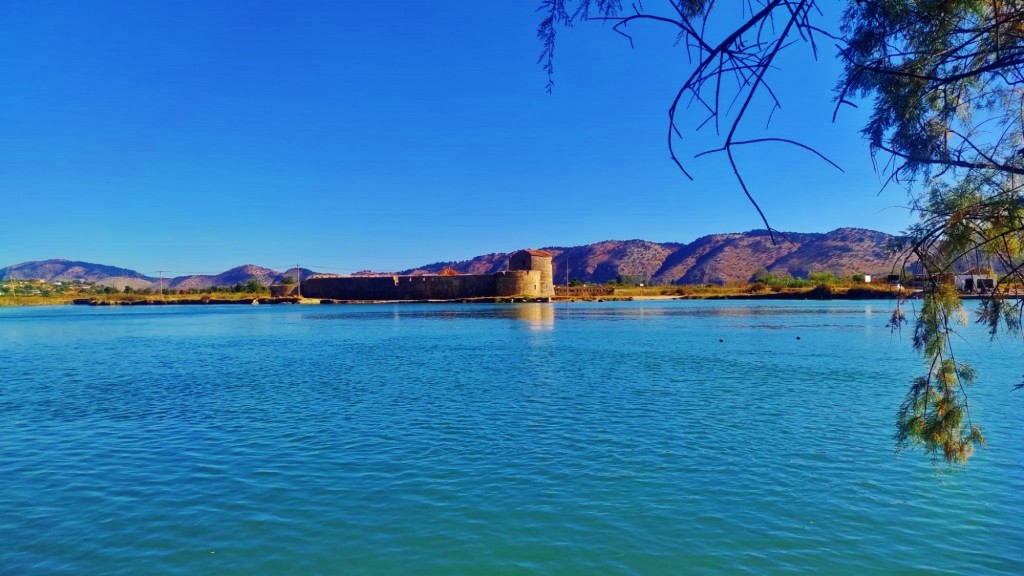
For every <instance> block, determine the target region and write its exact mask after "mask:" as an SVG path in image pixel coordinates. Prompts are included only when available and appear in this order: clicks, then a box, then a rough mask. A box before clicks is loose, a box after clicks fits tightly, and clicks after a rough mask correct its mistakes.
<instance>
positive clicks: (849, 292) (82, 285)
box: [0, 270, 907, 307]
mask: <svg viewBox="0 0 1024 576" xmlns="http://www.w3.org/2000/svg"><path fill="white" fill-rule="evenodd" d="M641 280H642V279H637V278H634V277H630V276H620V277H619V278H618V279H616V280H615V281H612V282H608V283H606V284H583V283H581V282H579V281H576V280H574V281H573V282H571V283H570V285H569V286H556V287H555V290H556V295H555V300H556V301H601V300H632V299H638V300H642V299H684V300H715V299H751V300H774V299H779V300H786V299H819V300H831V299H835V300H840V299H851V300H866V299H889V298H897V297H899V296H900V295H901V294H902V295H904V296H906V294H907V292H906V291H903V292H902V293H901V292H900V291H899V289H898V288H897V287H895V286H891V285H889V284H886V283H867V282H865V281H864V276H863V275H853V276H852V277H841V276H836V275H834V274H832V273H831V272H811V273H810V274H808V275H807V278H793V277H791V276H789V275H777V274H772V273H768V272H766V271H763V270H762V271H759V272H757V273H755V275H754V277H753V278H752V279H751V281H750V282H746V283H742V282H741V283H731V284H725V285H718V284H683V285H675V284H670V285H653V286H652V285H647V283H646V282H644V281H641ZM269 296H270V291H269V289H268V288H267V287H265V286H263V285H262V284H260V283H259V282H258V281H256V280H255V279H253V280H250V281H249V282H247V283H246V284H235V285H234V286H218V287H211V288H192V289H189V290H172V289H166V288H165V289H163V290H162V291H160V290H152V289H133V288H131V287H125V288H124V289H122V290H117V289H115V288H112V287H110V286H103V285H101V284H97V283H88V282H82V281H77V280H76V281H72V282H45V281H41V280H6V281H2V282H0V307H2V306H54V305H64V304H74V303H75V301H79V303H82V301H83V300H88V301H89V302H90V303H97V304H133V303H140V304H141V303H143V302H152V303H154V304H155V303H168V304H174V303H193V302H194V303H200V302H213V303H226V302H249V301H252V300H254V299H266V298H268V297H269ZM499 300H500V301H504V300H502V299H499ZM499 300H496V301H499Z"/></svg>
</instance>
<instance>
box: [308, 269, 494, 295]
mask: <svg viewBox="0 0 1024 576" xmlns="http://www.w3.org/2000/svg"><path fill="white" fill-rule="evenodd" d="M302 295H303V296H305V297H306V298H332V299H337V300H456V299H459V298H483V297H487V296H498V295H499V293H498V289H497V278H496V276H495V275H491V274H486V275H483V274H474V275H465V276H359V277H345V278H310V279H308V280H306V281H305V282H303V283H302Z"/></svg>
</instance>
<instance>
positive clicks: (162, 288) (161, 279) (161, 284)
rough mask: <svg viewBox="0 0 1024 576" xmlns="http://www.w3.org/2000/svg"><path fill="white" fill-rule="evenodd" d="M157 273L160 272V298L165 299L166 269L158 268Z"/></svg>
mask: <svg viewBox="0 0 1024 576" xmlns="http://www.w3.org/2000/svg"><path fill="white" fill-rule="evenodd" d="M157 273H158V274H160V299H161V300H163V299H164V271H163V270H158V271H157Z"/></svg>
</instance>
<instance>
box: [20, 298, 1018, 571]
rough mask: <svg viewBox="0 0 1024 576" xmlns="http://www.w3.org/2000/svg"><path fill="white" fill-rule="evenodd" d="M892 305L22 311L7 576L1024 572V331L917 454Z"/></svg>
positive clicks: (979, 342) (973, 345)
mask: <svg viewBox="0 0 1024 576" xmlns="http://www.w3.org/2000/svg"><path fill="white" fill-rule="evenodd" d="M890 306H891V305H890V304H889V303H886V302H868V303H864V302H831V303H829V302H826V303H822V302H810V303H808V302H766V303H756V304H750V303H737V302H667V303H660V302H659V303H641V302H636V303H604V304H571V305H563V304H557V305H544V304H536V305H535V304H527V305H495V306H491V305H473V304H467V305H400V306H392V305H372V306H370V305H367V306H259V307H255V306H209V307H166V308H155V307H145V308H140V307H132V308H88V307H62V308H17V309H0V543H2V544H0V572H2V573H11V574H33V573H39V574H61V573H65V574H146V573H151V574H286V573H292V574H403V573H411V574H524V573H551V574H659V573H660V574H678V573H698V574H734V573H752V574H766V573H792V572H811V573H850V574H863V573H882V572H884V573H921V572H931V573H950V574H982V573H984V574H998V573H1004V574H1019V573H1022V572H1024V531H1022V527H1024V521H1022V518H1024V469H1022V466H1021V464H1022V459H1024V456H1022V455H1024V430H1022V427H1021V426H1020V425H1019V422H1020V415H1021V413H1022V411H1021V408H1022V406H1021V404H1022V403H1024V393H1022V392H1011V388H1012V386H1013V385H1014V384H1016V383H1017V382H1019V381H1020V377H1021V372H1022V370H1021V366H1022V363H1021V357H1022V352H1024V347H1022V346H1021V343H1020V340H1019V339H1016V340H1015V339H1013V338H1005V339H1002V340H999V341H997V342H995V343H990V342H989V341H988V340H987V339H986V338H985V337H984V334H983V332H982V331H981V330H979V329H977V328H974V327H971V328H968V329H967V333H968V338H967V339H966V340H965V341H963V342H961V343H960V344H959V348H958V351H959V353H960V354H961V355H962V356H963V357H964V358H966V359H972V358H973V359H975V361H976V364H977V365H978V367H979V368H980V373H979V378H978V381H979V384H978V385H977V386H976V388H975V389H974V390H973V392H972V396H971V398H972V400H973V414H974V416H975V418H976V419H978V420H980V422H981V424H982V425H983V426H984V428H985V430H986V433H987V436H988V438H989V442H990V446H989V448H988V449H986V450H982V451H979V453H978V454H976V455H975V457H974V458H973V460H972V462H971V464H970V466H969V467H968V468H967V469H966V470H964V471H952V472H950V471H947V470H946V469H945V468H944V467H942V466H934V465H933V464H932V463H931V461H930V460H929V459H928V457H926V456H925V455H923V454H922V453H920V452H914V453H909V454H904V455H902V456H900V457H898V458H897V457H896V456H894V454H893V450H892V442H891V434H892V431H893V420H894V414H895V411H896V408H897V406H898V404H899V402H900V400H901V398H902V395H903V392H904V391H905V389H906V384H907V382H908V381H909V379H910V378H911V377H912V376H913V375H915V374H917V373H918V372H919V371H920V370H921V366H922V364H921V360H920V359H919V358H916V357H915V356H914V355H913V354H912V353H911V351H910V349H909V348H910V347H909V343H908V338H909V333H906V332H905V333H904V335H903V336H902V339H901V338H900V336H898V335H896V336H893V335H891V334H890V332H889V330H888V329H887V328H885V323H886V321H887V319H888V314H889V309H890ZM797 336H799V337H800V339H799V340H797ZM719 339H722V340H724V342H719Z"/></svg>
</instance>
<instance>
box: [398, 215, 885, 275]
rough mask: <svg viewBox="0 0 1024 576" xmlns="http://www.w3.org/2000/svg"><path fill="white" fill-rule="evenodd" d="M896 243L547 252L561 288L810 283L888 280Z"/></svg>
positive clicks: (867, 234)
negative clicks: (822, 277) (818, 279)
mask: <svg viewBox="0 0 1024 576" xmlns="http://www.w3.org/2000/svg"><path fill="white" fill-rule="evenodd" d="M892 240H893V237H892V236H890V235H888V234H885V233H882V232H876V231H873V230H863V229H859V228H839V229H837V230H833V231H831V232H827V233H824V234H820V233H798V232H783V233H776V243H775V244H773V243H772V241H771V238H770V236H769V234H768V232H767V231H765V230H753V231H750V232H741V233H733V234H712V235H709V236H704V237H701V238H698V239H697V240H694V241H693V242H691V243H689V244H684V243H676V242H666V243H657V242H649V241H647V240H624V241H622V240H607V241H604V242H597V243H595V244H588V245H586V246H575V247H559V246H550V247H545V248H542V249H543V250H545V251H547V252H550V253H551V255H552V256H553V257H554V273H555V279H556V283H564V282H565V278H566V270H568V277H569V278H575V279H578V280H580V281H583V282H597V283H604V282H608V281H610V280H615V279H616V278H618V277H620V276H630V277H632V278H635V279H639V280H641V281H647V282H653V283H660V284H727V283H730V282H746V281H748V280H750V278H751V277H752V276H753V275H754V273H756V272H757V271H758V270H759V269H761V268H764V269H766V270H768V271H770V272H775V273H778V274H791V275H793V276H796V277H805V276H807V274H808V273H809V272H819V271H820V272H824V271H830V272H833V273H835V274H838V275H850V274H854V273H858V272H859V273H867V274H887V273H889V272H891V271H892V270H893V268H894V267H895V265H896V259H895V256H894V255H892V254H890V253H889V250H888V248H887V247H888V245H889V244H890V242H891V241H892ZM507 258H508V254H502V253H499V254H486V255H484V256H477V257H476V258H473V259H470V260H464V261H462V262H436V263H434V264H429V265H427V266H422V267H419V268H414V269H411V270H405V271H402V272H400V274H432V273H438V272H440V271H441V270H442V269H444V268H446V267H451V268H453V269H455V270H457V271H458V272H461V273H463V274H486V273H492V272H497V271H500V270H503V269H504V267H505V263H506V260H507Z"/></svg>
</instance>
